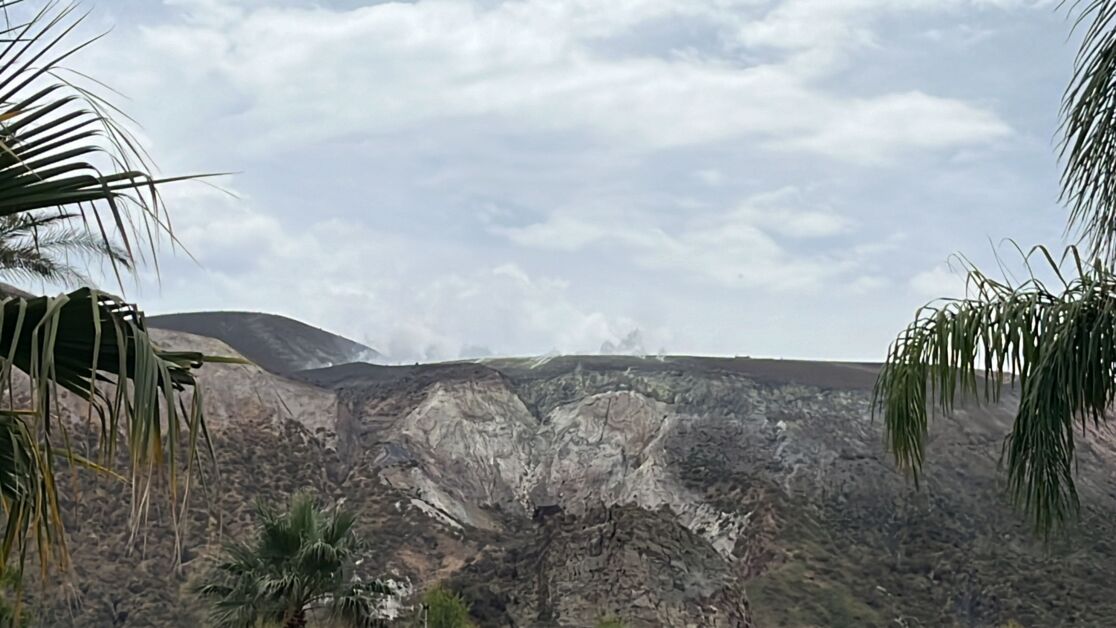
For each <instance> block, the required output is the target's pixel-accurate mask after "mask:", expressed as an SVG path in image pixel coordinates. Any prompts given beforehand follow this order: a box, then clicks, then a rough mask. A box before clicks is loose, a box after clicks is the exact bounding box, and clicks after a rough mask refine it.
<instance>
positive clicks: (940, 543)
mask: <svg viewBox="0 0 1116 628" xmlns="http://www.w3.org/2000/svg"><path fill="white" fill-rule="evenodd" d="M160 339H161V340H162V341H163V342H164V343H167V344H170V345H179V346H183V345H185V346H192V347H198V346H201V348H202V349H203V350H205V351H208V352H211V353H222V352H224V353H227V352H229V351H230V349H228V348H227V347H224V346H223V345H220V344H219V343H216V342H215V341H210V340H204V339H198V338H194V337H187V336H185V335H181V334H169V333H162V334H161V335H160ZM297 378H298V380H300V381H294V380H291V379H283V378H280V377H276V376H274V375H273V374H271V373H268V372H266V371H264V370H262V369H260V368H258V367H255V366H229V365H215V366H207V367H206V368H205V370H204V372H203V380H204V383H205V386H206V395H207V409H208V411H209V416H210V423H211V426H212V428H213V433H214V439H215V445H216V447H217V455H218V461H219V463H220V469H221V473H222V475H221V478H220V480H219V481H217V482H216V483H215V484H214V490H211V491H210V499H209V501H208V503H206V502H203V501H202V500H195V501H194V502H193V506H192V508H191V509H190V511H189V513H188V515H187V518H186V519H187V521H188V523H189V526H188V530H187V537H186V539H187V540H186V542H185V544H184V550H183V556H182V560H183V563H184V567H183V568H182V569H181V570H175V569H174V568H173V562H174V561H173V558H172V557H169V556H170V555H171V554H173V547H174V545H173V536H172V535H171V534H170V533H169V531H168V528H167V517H166V513H165V512H163V511H164V510H165V508H162V507H161V506H159V505H158V504H157V505H156V507H155V508H154V510H153V511H152V517H151V523H150V527H149V532H148V534H147V537H146V540H145V541H144V542H143V543H145V544H131V545H130V544H129V542H128V538H127V534H126V525H125V523H126V516H127V510H126V508H123V507H122V506H123V504H124V501H123V500H124V494H125V491H123V490H122V488H121V487H120V486H119V485H115V484H113V483H112V482H109V481H107V480H96V481H94V480H90V479H88V478H83V479H82V480H81V482H80V487H79V488H81V489H82V490H84V491H85V493H84V494H83V495H82V497H81V498H80V499H78V498H76V497H75V495H76V493H71V494H69V501H68V502H67V504H68V506H69V507H70V508H72V509H73V510H72V512H73V515H74V516H73V520H72V521H71V529H70V531H71V534H72V542H71V546H72V547H73V548H74V554H75V561H76V564H77V565H78V570H79V572H81V573H82V574H84V575H85V576H86V577H81V578H78V579H76V580H75V581H74V585H75V586H76V590H77V591H79V592H80V593H81V594H82V595H81V599H82V601H83V605H82V607H81V611H80V612H78V613H76V614H74V615H72V618H71V615H70V614H68V613H69V611H66V610H65V607H64V605H63V604H62V603H61V602H60V601H59V600H60V599H61V598H60V596H58V595H57V594H56V593H52V594H51V595H50V596H48V598H49V600H50V601H49V603H48V604H47V605H46V607H45V609H44V611H43V612H44V617H46V618H48V619H49V620H50V621H52V622H54V624H53V625H58V622H61V621H62V618H66V620H65V622H63V623H67V625H69V624H73V625H79V626H104V625H113V624H112V623H107V622H112V621H117V619H115V618H119V617H120V616H121V613H126V619H125V620H124V623H120V624H118V625H127V626H193V625H196V622H197V621H198V620H197V617H198V616H197V608H196V604H195V603H193V602H192V601H190V598H189V596H188V595H187V594H186V589H187V585H188V583H189V582H190V579H191V578H192V577H194V575H195V574H196V573H197V565H199V564H200V562H199V558H201V557H203V556H204V555H205V554H206V552H207V551H209V550H210V549H211V548H212V547H213V546H214V544H215V543H216V542H217V541H218V539H219V536H218V532H219V530H223V531H224V533H225V534H226V535H227V534H233V535H235V534H238V533H240V532H242V531H243V530H244V529H245V527H246V526H247V525H249V523H250V520H251V502H252V500H253V499H255V498H257V497H264V498H269V499H275V498H279V497H281V496H283V495H286V494H289V493H290V492H292V491H294V490H297V489H299V488H301V487H312V488H313V489H315V490H316V491H318V492H320V493H321V494H323V495H324V496H326V497H327V498H332V499H344V500H346V503H347V505H349V506H351V507H353V508H355V509H356V510H357V511H358V513H359V515H360V521H361V526H362V529H361V531H362V533H363V534H364V535H365V536H366V537H367V538H369V539H370V540H371V542H372V548H373V549H372V551H371V552H370V553H369V555H368V557H367V560H366V561H365V563H363V565H362V569H365V570H366V571H367V573H368V574H383V573H387V574H389V575H391V576H392V577H394V578H396V579H398V580H399V581H401V582H407V583H410V585H412V586H413V587H414V588H415V589H421V588H422V587H423V586H425V585H427V584H429V583H432V582H435V581H439V580H447V581H448V582H449V583H450V584H451V585H452V586H454V587H455V588H458V589H459V590H461V591H462V592H464V593H465V594H466V596H467V597H469V599H471V600H472V602H473V604H474V612H475V615H476V616H477V618H478V620H479V621H480V624H481V625H483V626H554V625H562V626H591V625H593V623H594V622H595V621H596V620H598V619H600V618H601V617H603V616H606V615H613V616H617V617H619V618H621V619H623V620H625V621H626V622H627V623H628V624H629V625H631V626H760V627H766V626H929V625H934V626H938V625H943V626H944V625H958V626H996V625H998V624H1000V623H1004V622H1007V621H1008V620H1014V621H1018V622H1020V623H1021V624H1022V625H1024V626H1055V625H1062V624H1068V623H1074V624H1075V625H1090V626H1091V625H1106V624H1107V621H1108V619H1109V618H1111V617H1112V616H1114V613H1116V602H1112V601H1110V596H1109V595H1108V590H1109V589H1110V585H1111V583H1112V582H1116V547H1114V546H1113V545H1112V544H1111V543H1110V542H1109V540H1110V539H1112V538H1114V535H1113V533H1114V532H1116V524H1114V523H1113V521H1114V520H1116V519H1114V517H1113V515H1116V503H1114V501H1113V495H1116V478H1114V477H1113V475H1112V473H1111V472H1110V470H1111V469H1113V468H1116V466H1113V465H1114V462H1116V460H1114V454H1116V448H1114V445H1113V440H1112V437H1111V436H1110V435H1100V436H1095V437H1089V438H1086V439H1085V440H1084V441H1083V444H1082V447H1081V453H1080V459H1081V476H1080V485H1079V489H1080V491H1081V493H1082V497H1083V501H1084V513H1083V521H1082V524H1081V526H1080V527H1081V531H1078V532H1077V533H1071V534H1069V535H1068V536H1067V537H1066V538H1065V539H1058V540H1056V542H1055V543H1053V544H1052V545H1051V546H1050V547H1047V548H1044V547H1043V546H1042V544H1041V543H1040V542H1038V541H1036V540H1035V538H1034V537H1033V535H1032V534H1031V532H1030V530H1029V529H1028V528H1027V526H1026V523H1025V522H1024V521H1023V519H1022V518H1021V517H1020V516H1019V514H1018V512H1016V511H1015V510H1013V509H1012V508H1011V507H1010V506H1009V505H1008V504H1007V503H1006V500H1005V498H1004V494H1003V487H1002V476H1001V475H1000V471H999V469H998V468H997V461H998V456H999V451H1000V445H1001V442H1002V438H1003V435H1004V434H1006V433H1007V430H1008V427H1009V425H1010V419H1011V414H1010V412H1009V411H1008V410H1007V409H1006V408H975V407H969V408H963V409H961V410H960V411H958V412H957V413H956V414H955V415H954V416H952V417H949V418H940V419H938V421H937V422H936V423H935V425H934V429H933V433H934V436H933V439H932V442H931V452H930V460H931V464H930V466H929V467H928V469H927V473H926V476H925V482H924V485H923V487H922V490H920V491H916V490H915V489H914V488H913V487H912V486H911V485H910V483H909V482H907V481H906V479H905V478H903V477H902V475H901V474H899V473H898V472H896V471H895V469H894V467H893V465H892V463H891V462H890V460H889V459H888V457H887V455H886V452H884V450H883V447H882V444H881V434H880V429H881V426H880V425H879V422H873V421H872V418H871V414H870V411H869V405H868V404H869V394H870V387H871V385H872V382H873V380H874V369H873V368H872V367H871V366H870V365H862V364H817V363H804V362H790V361H787V362H783V361H762V360H747V359H738V360H723V359H701V358H670V357H666V358H628V357H613V356H610V357H595V358H553V359H547V360H486V361H484V362H481V363H458V364H443V365H431V366H421V367H375V366H371V365H363V366H362V365H346V366H344V367H336V368H333V369H326V370H319V371H314V372H307V373H303V374H299V375H297ZM1007 402H1008V403H1010V402H1011V399H1010V395H1009V398H1008V399H1007ZM90 495H92V496H93V497H92V498H90ZM106 582H111V583H113V585H112V586H106V585H105V583H106Z"/></svg>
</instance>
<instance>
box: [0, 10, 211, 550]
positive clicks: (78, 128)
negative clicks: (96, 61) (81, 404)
mask: <svg viewBox="0 0 1116 628" xmlns="http://www.w3.org/2000/svg"><path fill="white" fill-rule="evenodd" d="M29 6H31V3H21V2H19V1H18V0H0V10H2V11H3V14H4V15H5V18H7V17H9V16H16V15H23V16H25V18H26V19H22V20H16V22H15V23H8V24H7V26H6V27H5V28H3V29H2V32H3V36H2V37H0V230H4V231H6V232H8V233H9V234H11V235H12V237H13V238H15V241H16V242H17V244H16V245H13V246H9V247H8V249H7V251H6V252H5V251H4V250H3V249H2V248H0V266H3V265H4V264H5V263H7V267H8V269H9V270H10V271H11V270H14V271H16V272H24V273H33V274H37V275H47V276H51V275H54V277H55V278H59V279H63V280H66V279H70V280H77V279H79V277H77V275H78V274H80V271H77V270H76V269H73V268H70V267H67V266H65V265H63V264H60V263H58V260H57V258H55V257H52V256H54V255H56V254H57V253H58V251H59V250H71V251H78V252H85V253H89V254H94V255H104V256H105V257H107V259H108V260H109V261H110V262H111V263H112V265H113V267H114V269H115V271H116V274H117V279H118V281H119V282H120V283H121V285H123V282H122V279H121V278H120V272H121V270H125V271H128V270H130V269H132V268H134V267H135V265H136V264H137V263H138V262H140V261H144V260H145V259H147V258H148V255H149V256H150V257H149V259H150V260H151V261H156V255H155V253H156V247H157V244H158V241H159V239H160V237H161V235H160V234H162V235H166V236H167V237H168V238H169V240H170V241H171V243H172V244H173V243H174V242H175V240H174V236H173V234H171V232H170V226H169V217H168V214H167V211H166V208H165V207H164V206H163V205H162V201H161V198H160V195H159V187H160V185H161V184H162V183H165V182H170V181H177V180H181V179H183V178H188V177H159V176H155V175H152V174H150V173H149V171H150V167H149V166H148V165H147V160H146V159H145V155H144V154H143V153H142V151H141V150H140V149H139V148H138V144H137V143H136V142H135V141H134V139H133V138H132V136H131V135H130V134H129V132H128V131H127V130H126V129H125V128H123V127H121V126H119V125H118V124H116V123H115V122H114V121H113V119H112V117H111V116H110V115H109V114H110V113H111V112H113V111H114V109H113V107H112V106H111V105H109V104H108V103H107V102H106V101H104V100H103V99H101V98H99V97H98V96H96V95H95V94H93V93H92V92H90V91H88V90H86V89H83V88H81V87H79V86H77V85H75V84H74V83H73V82H71V81H68V80H65V79H63V78H61V75H60V73H59V72H60V70H62V69H63V63H64V62H65V61H66V60H67V59H69V58H71V57H72V56H73V55H75V54H77V53H78V52H80V51H81V50H82V49H84V48H85V47H86V46H88V45H89V44H91V43H92V42H93V41H95V39H93V40H86V41H79V42H77V43H76V44H75V43H71V39H72V37H73V36H74V33H75V28H76V27H77V26H78V25H79V24H80V23H81V21H82V19H83V16H81V15H79V14H77V13H76V12H75V10H74V7H73V6H72V5H70V6H60V5H58V4H57V3H55V2H49V1H47V2H40V3H37V6H39V7H41V9H40V10H38V11H37V12H32V13H27V11H26V8H27V7H29ZM28 234H30V238H28V237H27V236H28ZM28 240H29V241H28ZM117 242H120V245H117ZM8 243H9V244H11V243H12V240H8ZM5 256H6V257H5ZM157 268H158V267H157V266H156V269H157ZM71 271H73V272H71ZM202 361H204V358H203V357H202V356H200V355H198V354H194V353H188V352H185V353H184V352H164V351H160V350H159V349H158V348H157V347H155V346H154V344H153V343H152V341H151V338H150V337H149V336H148V334H147V331H146V329H145V327H144V324H143V317H142V315H141V314H140V312H139V311H138V310H137V309H136V308H134V307H132V306H130V305H127V304H126V303H124V302H123V301H122V300H120V299H118V298H115V297H112V296H110V295H107V294H105V293H102V292H99V291H96V290H91V289H82V290H77V291H74V292H70V293H69V294H64V295H59V296H56V297H26V296H10V297H7V298H3V299H2V300H0V376H8V375H10V373H11V371H12V370H13V369H14V370H18V371H22V372H23V373H25V374H26V375H28V376H29V385H30V389H29V391H28V392H29V398H30V400H31V401H30V406H31V407H28V408H17V407H16V405H15V399H13V398H12V396H11V391H10V390H9V391H8V394H7V397H8V400H7V404H6V405H7V406H8V407H9V410H8V411H7V413H6V414H4V415H2V416H0V419H2V421H0V441H2V442H0V502H2V505H3V507H4V509H5V513H6V516H5V523H4V525H5V536H4V543H3V544H2V545H0V569H2V568H3V567H4V566H6V565H7V563H8V560H9V558H10V557H12V556H14V555H16V554H18V555H19V556H20V557H21V559H22V556H24V554H25V550H26V546H27V544H26V543H25V541H26V540H27V539H28V538H31V537H33V538H34V539H36V542H37V544H38V546H39V552H38V554H39V556H40V559H42V560H43V561H49V560H51V559H52V558H55V559H59V560H61V562H63V563H65V556H66V552H65V543H64V537H63V535H62V530H61V520H62V519H61V513H60V512H59V507H58V496H57V489H56V487H55V482H54V469H55V465H56V464H58V463H59V462H62V461H67V460H68V461H70V462H72V463H78V464H85V465H86V466H92V467H94V468H97V469H100V470H106V469H108V468H109V467H110V466H111V465H112V463H113V462H114V461H115V458H116V454H117V450H118V448H122V449H123V452H124V453H126V458H127V460H128V473H127V475H128V478H127V479H128V480H130V482H131V486H132V490H133V504H134V508H137V509H138V508H141V507H142V506H141V505H142V504H147V503H149V501H148V499H147V495H148V494H149V491H150V489H151V482H152V481H153V480H152V479H151V478H152V477H153V476H154V477H156V478H157V477H158V475H159V474H158V473H155V474H152V473H149V470H150V469H152V467H153V466H154V467H157V468H158V469H162V470H166V472H167V473H166V474H165V475H166V477H167V478H168V479H169V481H168V483H167V486H168V487H169V491H168V492H169V493H170V497H171V498H172V499H174V500H178V498H179V493H178V492H179V491H180V490H181V491H183V493H184V494H188V491H189V478H190V477H191V476H192V475H193V469H194V467H195V466H196V465H195V464H194V463H195V461H196V459H197V455H198V451H199V448H208V442H209V439H208V435H207V434H206V430H205V422H204V419H203V415H202V404H201V393H200V390H199V389H198V387H197V386H196V382H195V380H194V376H193V374H192V369H194V368H196V367H197V366H199V365H200V364H201V363H202ZM3 381H10V380H9V379H8V378H7V377H4V378H3ZM61 390H66V391H68V392H69V393H72V394H74V395H77V396H78V397H80V398H81V399H84V400H86V401H87V402H88V404H89V405H88V407H89V410H88V418H89V419H90V420H91V421H92V422H93V424H94V425H95V426H96V427H97V428H98V430H99V434H100V440H101V445H102V448H101V454H102V463H103V464H101V465H96V464H94V463H92V462H91V461H86V460H83V459H79V458H78V457H77V456H75V455H74V454H73V452H71V451H69V449H68V447H67V446H66V444H67V443H68V439H67V437H66V429H67V424H66V422H64V421H63V420H62V415H61V414H59V407H58V405H59V403H58V400H59V391H61ZM183 448H185V449H183ZM210 455H212V451H211V450H210ZM181 468H185V469H186V470H187V473H186V478H187V479H186V483H185V484H184V485H182V486H180V484H181V483H180V482H179V481H178V480H179V478H178V477H177V475H178V473H179V472H180V469H181ZM183 499H184V496H183ZM172 512H173V513H175V516H176V517H177V516H178V512H179V511H178V510H177V509H176V508H172ZM133 514H136V513H133ZM136 521H139V517H133V522H136ZM134 525H135V523H133V526H134ZM175 529H176V530H177V525H176V526H175ZM133 532H134V528H133ZM44 565H45V563H44Z"/></svg>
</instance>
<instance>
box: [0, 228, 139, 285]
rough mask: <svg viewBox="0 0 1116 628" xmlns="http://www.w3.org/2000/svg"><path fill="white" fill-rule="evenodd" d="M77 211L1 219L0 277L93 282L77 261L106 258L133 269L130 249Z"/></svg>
mask: <svg viewBox="0 0 1116 628" xmlns="http://www.w3.org/2000/svg"><path fill="white" fill-rule="evenodd" d="M78 218H79V216H78V215H77V214H73V213H65V212H51V213H43V212H38V213H26V214H15V215H9V216H4V217H2V218H0V277H4V278H6V279H17V280H18V279H22V280H29V279H30V280H33V279H39V280H44V281H49V282H52V283H56V284H62V285H69V286H79V285H90V284H92V283H93V282H92V280H91V279H90V278H89V276H88V275H87V274H86V273H85V271H84V270H82V268H81V267H80V266H79V265H78V264H77V263H76V262H84V263H88V262H91V261H94V260H96V259H97V258H103V259H106V260H108V261H109V262H110V263H112V264H114V265H115V266H117V267H119V268H124V269H127V270H131V268H132V263H131V259H129V257H128V252H127V251H126V250H124V248H123V247H122V246H120V245H119V244H117V243H115V242H110V241H108V240H106V239H104V238H102V237H100V236H98V235H96V234H94V233H92V232H91V231H89V229H88V228H87V227H85V226H84V225H81V224H77V223H76V220H77V219H78Z"/></svg>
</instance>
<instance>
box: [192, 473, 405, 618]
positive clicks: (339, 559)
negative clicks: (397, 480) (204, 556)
mask: <svg viewBox="0 0 1116 628" xmlns="http://www.w3.org/2000/svg"><path fill="white" fill-rule="evenodd" d="M257 518H258V525H257V528H256V531H255V534H254V536H253V538H252V539H251V540H250V541H248V542H246V543H237V542H233V543H228V544H226V545H225V547H224V550H223V551H222V553H221V555H220V556H219V557H218V560H217V562H216V564H215V565H214V566H213V568H212V569H211V570H210V571H209V573H208V574H206V576H205V577H204V579H203V581H202V582H201V583H200V584H199V586H198V587H197V592H198V593H199V594H200V595H201V597H202V598H203V599H204V600H206V601H207V602H208V603H209V606H210V613H209V619H210V621H211V622H212V624H213V625H214V626H217V627H220V628H247V627H253V626H284V627H290V628H295V627H298V626H305V625H306V622H307V621H308V618H309V617H310V616H311V615H313V614H315V613H317V614H320V615H323V616H324V617H325V618H326V619H327V620H328V621H331V622H333V623H335V624H339V625H343V626H351V627H355V628H363V627H366V626H375V625H378V619H377V613H376V609H377V605H378V603H379V601H380V600H381V598H382V596H383V595H386V594H389V593H391V589H390V587H388V586H387V585H386V584H384V583H382V582H380V581H378V580H373V581H368V582H364V581H362V580H361V579H360V578H359V577H357V575H356V574H355V572H354V568H355V566H356V564H357V561H358V557H359V555H360V552H361V550H362V549H363V548H364V545H363V543H362V542H361V541H360V539H359V538H358V537H357V535H356V533H355V531H354V529H353V525H354V524H355V522H356V517H355V515H353V513H352V512H350V511H347V510H343V509H341V508H339V507H333V508H329V509H323V508H321V507H319V506H318V504H317V503H316V502H315V499H314V497H313V496H312V495H310V494H307V493H300V494H298V495H295V496H294V497H293V498H292V499H291V503H290V507H289V508H288V509H287V510H285V511H282V512H279V511H276V510H274V509H272V508H270V507H268V506H266V505H264V504H259V505H258V506H257Z"/></svg>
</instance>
